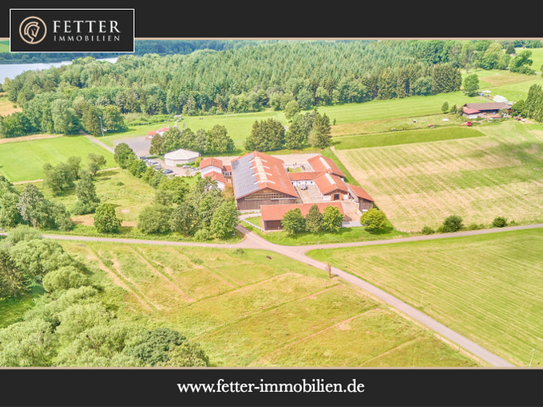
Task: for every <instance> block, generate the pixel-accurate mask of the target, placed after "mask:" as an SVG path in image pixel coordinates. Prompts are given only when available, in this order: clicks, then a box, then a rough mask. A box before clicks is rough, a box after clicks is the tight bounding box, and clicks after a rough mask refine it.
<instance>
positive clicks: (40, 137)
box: [0, 115, 62, 144]
mask: <svg viewBox="0 0 543 407" xmlns="http://www.w3.org/2000/svg"><path fill="white" fill-rule="evenodd" d="M0 116H1V115H0ZM59 137H62V134H34V135H32V136H23V137H13V138H3V139H0V144H5V143H17V142H19V141H31V140H45V139H48V138H59Z"/></svg>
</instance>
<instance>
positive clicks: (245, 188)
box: [232, 154, 258, 197]
mask: <svg viewBox="0 0 543 407" xmlns="http://www.w3.org/2000/svg"><path fill="white" fill-rule="evenodd" d="M253 158H254V155H253V154H249V155H247V156H245V157H241V158H239V159H238V160H236V161H234V162H232V177H233V178H234V194H235V196H236V197H240V196H245V195H247V194H250V193H251V192H254V191H258V183H255V177H254V176H255V175H256V171H255V170H254V169H252V168H251V167H252V163H251V161H252V160H253Z"/></svg>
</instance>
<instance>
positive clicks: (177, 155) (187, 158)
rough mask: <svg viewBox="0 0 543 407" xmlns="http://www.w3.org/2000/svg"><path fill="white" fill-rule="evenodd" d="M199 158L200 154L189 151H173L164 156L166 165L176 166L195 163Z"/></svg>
mask: <svg viewBox="0 0 543 407" xmlns="http://www.w3.org/2000/svg"><path fill="white" fill-rule="evenodd" d="M198 157H200V153H198V152H196V151H190V150H183V149H179V150H175V151H170V152H169V153H166V154H165V155H164V161H165V162H166V165H172V166H176V165H177V164H181V165H182V164H188V163H192V162H194V161H196V159H197V158H198Z"/></svg>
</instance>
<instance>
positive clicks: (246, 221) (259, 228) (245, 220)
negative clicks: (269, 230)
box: [242, 216, 265, 232]
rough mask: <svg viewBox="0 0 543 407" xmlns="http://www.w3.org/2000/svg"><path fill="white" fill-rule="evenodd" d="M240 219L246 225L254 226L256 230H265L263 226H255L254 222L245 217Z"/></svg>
mask: <svg viewBox="0 0 543 407" xmlns="http://www.w3.org/2000/svg"><path fill="white" fill-rule="evenodd" d="M254 217H255V218H256V217H258V216H254ZM242 221H243V222H245V223H247V224H248V225H250V226H252V227H254V228H257V229H258V230H261V231H262V232H265V230H264V229H263V228H261V227H260V226H256V225H255V224H254V223H251V222H249V221H248V220H247V219H242Z"/></svg>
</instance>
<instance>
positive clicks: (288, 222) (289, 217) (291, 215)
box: [281, 208, 305, 236]
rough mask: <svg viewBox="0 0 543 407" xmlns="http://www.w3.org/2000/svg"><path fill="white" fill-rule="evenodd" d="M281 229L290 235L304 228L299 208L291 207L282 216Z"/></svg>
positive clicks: (303, 220)
mask: <svg viewBox="0 0 543 407" xmlns="http://www.w3.org/2000/svg"><path fill="white" fill-rule="evenodd" d="M281 225H282V227H283V231H284V232H285V233H286V234H287V235H289V236H291V235H295V234H296V233H300V232H303V231H304V230H305V219H304V217H303V215H302V211H300V209H299V208H295V209H291V210H290V211H288V212H287V213H285V215H284V216H283V219H282V220H281Z"/></svg>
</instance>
